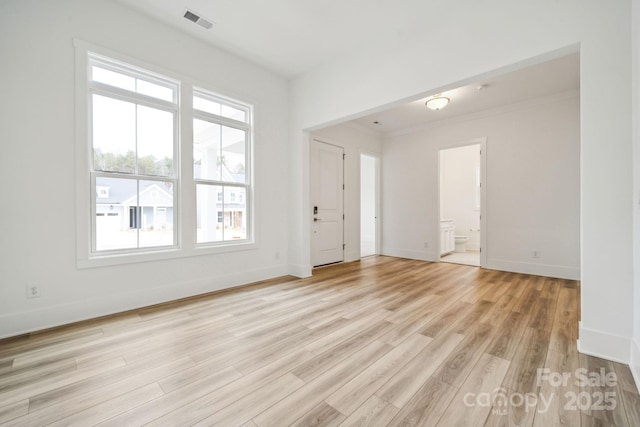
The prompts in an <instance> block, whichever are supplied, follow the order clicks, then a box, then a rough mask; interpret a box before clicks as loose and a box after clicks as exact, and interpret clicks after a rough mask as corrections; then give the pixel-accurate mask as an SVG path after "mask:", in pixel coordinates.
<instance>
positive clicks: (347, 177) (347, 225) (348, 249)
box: [305, 123, 382, 261]
mask: <svg viewBox="0 0 640 427" xmlns="http://www.w3.org/2000/svg"><path fill="white" fill-rule="evenodd" d="M312 135H313V137H315V138H318V139H320V140H322V141H325V142H328V143H330V144H333V145H336V146H338V147H343V148H344V153H345V163H344V184H345V193H344V215H345V222H344V243H345V245H346V246H345V252H344V259H345V261H354V260H357V259H359V258H360V154H361V153H368V154H373V155H377V156H379V155H380V153H381V152H382V141H381V137H380V135H378V134H376V133H374V132H371V131H369V130H367V129H366V128H363V127H361V126H359V125H357V124H355V123H345V124H341V125H336V126H329V127H326V128H323V129H319V130H317V131H315V132H313V134H312ZM308 206H309V207H308V208H307V209H306V210H305V212H311V207H310V206H311V205H310V204H309V205H308Z"/></svg>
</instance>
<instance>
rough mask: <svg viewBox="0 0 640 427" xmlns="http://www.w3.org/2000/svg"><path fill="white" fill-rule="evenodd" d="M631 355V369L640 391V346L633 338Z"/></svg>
mask: <svg viewBox="0 0 640 427" xmlns="http://www.w3.org/2000/svg"><path fill="white" fill-rule="evenodd" d="M630 353H631V357H630V358H629V369H631V375H632V376H633V380H634V381H635V383H636V389H637V390H638V392H639V393H640V346H638V343H637V342H636V340H631V350H630Z"/></svg>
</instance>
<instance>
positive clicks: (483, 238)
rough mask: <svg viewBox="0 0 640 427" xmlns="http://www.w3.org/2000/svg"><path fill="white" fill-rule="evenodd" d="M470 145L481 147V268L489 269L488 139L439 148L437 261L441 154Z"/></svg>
mask: <svg viewBox="0 0 640 427" xmlns="http://www.w3.org/2000/svg"><path fill="white" fill-rule="evenodd" d="M470 145H480V268H487V250H488V248H487V234H488V233H487V188H488V187H487V137H486V136H483V137H478V138H473V139H467V140H464V141H457V142H454V143H452V144H443V145H439V146H438V147H437V155H436V158H437V177H436V181H437V189H438V191H437V193H438V197H437V200H436V205H437V208H438V215H437V218H436V219H437V223H436V224H435V225H436V228H435V229H436V236H437V241H438V246H437V248H436V260H437V262H440V261H441V256H440V244H441V242H440V219H441V218H440V196H441V195H440V168H441V165H440V152H441V151H442V150H448V149H450V148H459V147H468V146H470Z"/></svg>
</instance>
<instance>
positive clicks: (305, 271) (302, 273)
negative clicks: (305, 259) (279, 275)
mask: <svg viewBox="0 0 640 427" xmlns="http://www.w3.org/2000/svg"><path fill="white" fill-rule="evenodd" d="M312 270H313V267H311V265H298V264H289V268H288V274H290V275H291V276H294V277H298V278H300V279H304V278H305V277H311V275H312V273H311V271H312Z"/></svg>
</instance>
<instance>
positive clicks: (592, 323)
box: [289, 0, 633, 361]
mask: <svg viewBox="0 0 640 427" xmlns="http://www.w3.org/2000/svg"><path fill="white" fill-rule="evenodd" d="M436 7H440V9H439V11H438V12H439V13H438V19H436V20H431V21H430V22H429V25H426V26H425V28H424V32H423V33H419V34H413V33H406V34H403V33H399V34H398V39H397V40H392V41H390V42H389V43H388V45H387V46H379V45H377V46H371V47H368V48H366V49H363V51H362V52H360V53H359V54H352V55H350V56H349V57H344V58H339V59H336V61H335V62H333V63H331V64H325V65H324V66H322V67H317V68H316V69H315V70H314V71H312V72H310V73H307V74H306V75H303V76H301V77H299V78H297V79H296V80H295V81H294V82H293V83H292V87H291V89H292V97H291V103H292V105H291V113H292V114H291V134H290V135H291V138H292V139H291V153H292V156H293V157H292V165H293V168H292V174H293V175H292V179H291V186H290V188H291V195H292V205H291V212H292V221H291V230H292V234H291V236H290V240H289V242H290V256H291V259H290V271H292V272H295V273H297V274H309V272H310V267H309V219H308V218H307V217H306V215H303V209H306V206H308V166H307V165H308V161H307V158H308V138H306V136H305V134H304V132H305V131H306V130H309V129H313V128H317V127H319V126H323V125H325V124H328V123H337V122H339V121H342V120H347V119H352V118H355V117H358V116H361V115H364V114H365V113H368V112H373V111H376V110H379V109H383V108H385V107H387V106H389V105H394V104H398V103H402V102H405V101H407V100H415V99H419V98H421V97H423V96H425V95H429V94H434V93H436V92H439V91H441V90H445V89H448V88H453V87H458V86H460V85H461V84H463V83H466V82H471V81H476V80H477V78H478V76H486V75H488V74H493V73H495V72H496V70H499V71H505V70H513V69H516V68H521V67H523V66H526V65H527V64H530V63H532V62H540V61H542V60H543V59H548V58H550V57H554V56H557V55H560V54H565V53H569V52H575V51H576V50H578V49H579V51H580V73H581V96H580V114H581V137H580V166H581V177H580V184H581V185H580V188H581V198H580V212H581V229H580V231H581V254H580V256H581V262H580V265H581V278H582V286H581V291H582V295H581V303H582V310H581V313H582V320H581V324H580V341H579V343H578V344H579V348H580V350H581V351H583V352H587V353H590V354H595V355H600V356H604V357H608V358H611V359H616V360H622V361H628V360H629V356H630V355H629V348H630V347H629V344H630V339H631V335H632V330H633V306H632V301H633V298H632V297H633V241H632V240H633V239H632V218H633V215H632V212H633V211H632V209H633V208H632V194H633V192H632V161H631V158H632V157H631V154H632V144H631V120H632V119H631V117H632V116H631V61H630V60H629V58H630V56H631V20H630V16H631V1H630V0H621V1H616V2H602V1H600V0H567V1H562V2H559V1H556V0H540V1H535V2H513V1H510V0H491V1H489V2H473V1H468V2H464V7H451V6H450V4H448V3H443V4H442V5H441V6H436ZM434 58H437V60H438V62H437V64H438V66H437V67H436V66H433V64H434V62H433V60H434ZM603 105H606V106H607V108H602V106H603ZM410 166H411V167H412V168H413V167H420V164H419V163H417V161H416V159H411V165H410ZM387 172H388V171H385V170H383V175H385V174H387ZM420 219H421V220H427V221H428V220H431V219H433V218H420ZM388 222H389V218H385V223H388Z"/></svg>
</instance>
